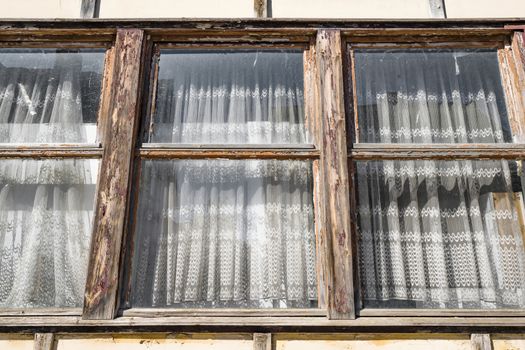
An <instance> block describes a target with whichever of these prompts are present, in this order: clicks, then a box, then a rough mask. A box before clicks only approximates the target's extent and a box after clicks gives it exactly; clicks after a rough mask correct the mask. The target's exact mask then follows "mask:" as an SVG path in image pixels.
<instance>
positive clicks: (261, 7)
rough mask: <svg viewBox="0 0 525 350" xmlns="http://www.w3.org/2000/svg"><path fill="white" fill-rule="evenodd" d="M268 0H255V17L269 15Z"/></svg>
mask: <svg viewBox="0 0 525 350" xmlns="http://www.w3.org/2000/svg"><path fill="white" fill-rule="evenodd" d="M268 1H269V0H253V12H254V15H255V17H257V18H266V17H268Z"/></svg>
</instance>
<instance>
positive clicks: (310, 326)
mask: <svg viewBox="0 0 525 350" xmlns="http://www.w3.org/2000/svg"><path fill="white" fill-rule="evenodd" d="M505 23H513V22H512V21H510V22H509V21H506V22H502V21H500V22H496V21H485V22H484V21H481V22H475V21H457V22H445V21H443V22H428V23H427V22H424V21H423V22H421V21H414V22H406V21H400V22H395V21H393V22H392V21H386V22H383V21H368V22H367V21H357V22H350V21H321V20H313V21H304V20H303V21H301V20H298V21H294V20H283V21H278V20H272V21H256V20H239V21H218V20H194V19H188V20H176V21H165V20H158V21H155V20H151V21H108V20H100V21H98V20H93V21H90V22H82V21H79V22H75V21H71V22H68V21H65V22H57V23H54V22H46V21H44V22H20V21H14V22H13V23H11V22H9V21H6V22H5V23H4V25H3V26H2V27H0V42H2V43H4V45H6V46H8V47H12V46H16V45H19V44H16V42H17V41H20V40H23V43H24V44H25V45H27V46H31V47H44V46H46V45H49V46H50V47H55V46H54V45H55V44H56V43H64V45H66V46H69V47H75V45H80V46H81V47H87V46H92V45H95V46H96V45H97V43H104V45H107V47H108V51H107V54H106V62H105V68H104V79H103V88H102V98H101V105H100V110H99V123H100V127H99V138H100V139H101V140H103V142H102V145H101V146H98V147H91V148H86V147H85V145H83V146H81V147H76V146H75V147H70V148H67V149H66V148H63V147H61V146H60V147H56V148H45V147H44V146H42V145H33V146H31V147H25V146H17V147H7V148H1V149H0V158H7V157H11V158H13V157H15V158H22V157H26V158H46V157H47V158H53V157H55V158H63V157H85V158H94V157H99V158H100V159H101V165H100V169H101V171H100V172H99V181H98V189H97V198H96V208H95V224H94V227H93V238H92V244H91V250H90V259H89V267H88V271H89V274H88V280H87V282H86V290H85V299H84V308H83V311H82V315H81V316H79V315H78V312H72V310H71V309H67V310H65V309H57V310H47V311H51V312H43V310H38V309H35V310H31V309H17V310H14V311H10V313H9V312H7V313H2V312H0V331H8V332H12V331H17V332H27V331H28V330H30V331H31V332H43V333H45V332H49V331H52V332H55V331H63V332H115V331H139V330H142V331H152V330H156V331H158V330H161V331H163V332H165V331H181V330H184V331H192V330H193V331H195V330H212V331H216V330H220V331H239V330H244V331H245V330H247V329H253V330H255V331H258V332H259V331H263V332H267V331H271V330H276V331H283V330H292V331H316V332H335V331H352V332H385V331H387V332H390V331H393V332H410V331H425V330H427V331H431V332H435V331H438V330H443V331H449V332H450V331H452V332H458V331H465V330H467V329H468V330H483V331H484V332H488V331H498V332H501V331H513V332H516V331H520V330H523V329H525V314H524V313H523V312H522V310H510V311H505V312H501V311H498V310H495V311H497V312H490V311H491V310H478V311H476V310H474V311H470V310H469V312H464V310H446V312H439V310H428V311H426V310H393V309H387V310H384V309H382V310H379V309H374V310H365V309H363V310H360V309H359V305H358V303H357V300H358V298H357V297H354V294H355V295H356V296H358V295H359V289H358V286H359V283H358V281H357V272H356V266H357V265H356V257H357V256H356V251H357V250H356V248H357V247H356V242H355V239H356V228H355V196H354V195H351V194H352V193H353V192H354V191H353V189H354V188H355V178H354V172H353V160H357V159H362V160H366V159H383V158H382V157H386V158H388V159H391V158H392V153H390V152H391V151H395V152H396V153H395V154H396V157H398V158H400V159H401V158H406V159H414V158H417V159H421V158H422V159H438V157H442V159H445V158H447V157H450V156H451V155H452V156H458V157H462V158H465V159H493V158H502V157H503V158H512V159H515V158H519V157H523V156H524V155H525V147H523V146H521V145H512V146H510V147H509V145H507V146H506V147H505V149H503V148H502V147H499V146H493V145H487V146H484V147H481V146H480V147H477V148H473V147H472V146H470V145H460V146H458V147H457V148H456V149H452V150H451V149H450V148H443V149H440V148H439V147H440V146H439V145H432V146H431V147H430V146H428V145H427V147H423V146H424V145H422V147H419V148H418V149H417V150H414V149H413V148H414V147H410V149H408V147H405V148H403V146H400V145H393V146H392V147H390V146H389V147H390V148H388V147H383V148H377V147H367V146H363V144H360V145H355V144H353V143H352V142H351V140H352V137H353V136H352V135H353V131H352V130H353V127H354V124H353V123H354V118H351V117H350V116H353V115H354V112H353V107H352V106H353V104H354V103H355V101H354V96H353V95H352V86H353V80H352V70H351V62H352V61H351V60H350V59H349V57H348V51H347V47H348V45H354V44H357V43H360V44H362V45H371V46H378V45H379V46H380V45H385V44H388V45H391V44H394V45H396V47H399V46H397V45H409V44H410V43H414V42H419V43H421V44H419V46H420V47H435V46H439V45H440V43H449V44H452V45H456V46H457V47H465V45H467V44H468V43H470V44H472V43H475V42H477V41H480V39H482V40H481V41H482V42H483V44H484V45H486V43H487V42H489V41H492V42H498V43H501V42H505V47H504V48H505V50H506V51H504V52H505V55H504V58H505V59H506V62H509V64H508V65H507V68H506V72H508V77H507V78H505V79H507V80H506V81H509V83H505V86H507V87H508V88H509V89H510V90H509V91H511V94H513V96H514V97H513V98H514V99H515V100H516V101H518V102H516V103H517V104H518V107H519V103H520V102H519V101H520V99H519V97H520V94H521V97H522V98H521V101H522V102H521V106H522V107H519V108H523V105H525V96H524V94H525V93H524V91H525V58H524V57H525V51H524V49H523V47H524V45H523V33H522V31H523V30H524V29H525V27H518V28H505V27H504V25H505ZM518 23H519V24H520V25H523V24H522V23H521V22H518ZM509 38H512V41H509V40H508V39H509ZM153 43H159V44H160V45H162V44H166V45H171V44H170V43H178V44H179V45H180V44H184V45H189V46H194V47H199V48H200V47H204V46H210V47H212V46H213V47H214V46H215V45H232V46H235V47H239V45H240V46H247V47H252V48H253V47H254V46H257V45H263V46H265V47H268V46H272V45H274V46H282V45H284V46H287V47H290V46H293V45H306V46H307V52H308V54H307V55H305V60H304V63H305V67H306V69H305V77H304V79H305V99H306V100H307V103H306V106H305V111H306V115H307V116H308V123H309V126H310V128H311V130H313V134H314V144H315V148H314V149H304V148H298V149H293V150H291V149H280V148H277V149H272V148H271V147H266V148H264V149H260V148H250V147H245V148H244V149H231V148H226V147H224V148H220V149H219V148H216V147H211V146H210V147H208V148H206V149H194V148H190V147H187V148H177V149H173V147H171V146H168V147H165V146H164V145H162V146H161V145H156V146H154V147H138V146H137V145H138V142H137V140H138V139H141V137H142V136H139V135H140V134H139V130H140V129H141V128H140V126H139V125H140V123H141V118H142V120H144V117H143V116H145V115H147V111H148V108H149V107H148V104H147V103H146V102H145V101H146V100H147V98H143V96H142V94H143V93H144V95H147V93H145V91H147V90H146V88H145V87H147V86H148V85H149V84H150V82H149V77H150V72H149V70H150V65H149V62H151V56H152V53H153V47H154V46H153ZM11 45H12V46H11ZM253 45H254V46H253ZM412 45H413V44H412ZM416 46H418V45H416ZM509 47H512V50H508V48H509ZM506 93H507V91H506ZM518 110H519V109H518ZM521 110H523V109H521ZM345 114H346V117H345ZM518 115H520V116H522V117H523V114H519V113H518ZM310 116H311V118H310ZM347 120H349V123H348V125H347ZM310 123H311V124H310ZM347 127H349V129H350V131H352V132H350V133H349V134H348V135H347V132H346V128H347ZM348 136H350V137H348ZM356 146H357V147H356ZM376 146H377V145H376ZM509 148H510V150H509ZM169 157H175V158H194V159H200V158H224V157H229V158H232V159H249V158H253V157H257V158H260V159H289V158H294V159H313V163H314V174H315V175H314V177H315V188H314V206H315V212H316V214H315V219H316V227H315V231H316V240H317V259H318V261H317V267H318V271H319V281H320V282H319V285H318V288H319V292H320V298H319V306H320V308H319V309H306V310H293V309H292V310H287V309H284V310H251V309H234V310H219V309H202V310H191V311H190V312H187V311H185V310H169V311H164V310H158V309H129V310H126V311H122V310H121V307H120V305H119V302H120V296H121V295H122V294H123V293H125V292H126V287H125V286H127V283H128V282H129V281H126V278H125V276H129V269H127V268H126V267H125V266H129V261H127V259H129V256H130V254H129V251H130V250H132V246H130V244H129V243H128V242H129V240H130V239H131V237H132V234H131V233H130V232H132V228H133V227H132V226H133V222H132V219H133V218H132V215H130V213H131V212H132V211H133V208H134V206H135V205H136V198H135V196H136V191H135V192H132V188H133V184H135V183H136V180H137V176H138V169H137V166H136V165H137V164H139V162H138V161H137V160H138V159H141V158H148V159H153V158H155V159H163V158H169ZM349 160H350V161H349ZM44 311H45V310H44ZM159 311H160V312H159ZM436 311H438V312H436ZM487 311H489V312H487ZM356 313H357V314H358V317H357V318H356ZM20 316H23V317H20Z"/></svg>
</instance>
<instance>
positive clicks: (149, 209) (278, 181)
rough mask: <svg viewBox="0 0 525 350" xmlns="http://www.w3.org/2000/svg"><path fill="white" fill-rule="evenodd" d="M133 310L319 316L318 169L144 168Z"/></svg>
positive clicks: (243, 163) (216, 163)
mask: <svg viewBox="0 0 525 350" xmlns="http://www.w3.org/2000/svg"><path fill="white" fill-rule="evenodd" d="M142 168H143V169H142V175H141V176H142V180H141V191H140V194H139V208H138V214H137V217H138V223H137V229H136V232H137V237H136V241H135V256H134V259H135V262H134V276H133V305H134V306H156V307H161V306H172V307H173V306H176V307H311V306H315V302H316V300H317V286H316V270H315V234H314V228H313V204H312V170H311V163H310V162H303V161H277V160H178V161H144V163H143V167H142Z"/></svg>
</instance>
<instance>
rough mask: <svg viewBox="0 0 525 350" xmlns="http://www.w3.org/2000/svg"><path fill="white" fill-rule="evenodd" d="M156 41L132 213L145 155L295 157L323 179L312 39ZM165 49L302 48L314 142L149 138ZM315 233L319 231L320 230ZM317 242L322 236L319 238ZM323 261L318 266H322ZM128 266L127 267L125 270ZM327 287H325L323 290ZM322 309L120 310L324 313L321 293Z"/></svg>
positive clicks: (126, 288)
mask: <svg viewBox="0 0 525 350" xmlns="http://www.w3.org/2000/svg"><path fill="white" fill-rule="evenodd" d="M165 40H166V38H164V41H161V42H158V41H157V42H155V41H154V39H152V40H151V41H150V42H149V43H148V44H147V46H148V47H149V50H148V51H149V55H148V57H147V58H146V62H151V64H150V63H146V65H147V66H148V67H149V71H148V74H149V78H146V79H145V81H146V86H145V90H147V91H148V94H147V96H146V97H145V98H144V106H145V107H144V108H143V120H142V123H141V124H142V127H141V130H142V131H141V141H142V142H141V141H138V142H137V145H136V157H135V161H136V165H135V171H136V176H135V178H134V184H133V186H132V187H133V189H134V191H133V194H132V196H133V198H132V201H133V203H134V206H133V207H132V208H131V210H132V214H131V215H130V216H131V217H134V216H135V213H136V206H137V203H138V200H139V199H138V191H137V189H138V186H139V177H140V175H139V174H140V172H141V164H142V161H143V160H146V159H163V160H167V159H172V160H175V159H280V160H283V159H290V160H292V159H295V160H311V161H312V163H313V169H314V178H320V176H318V175H317V171H318V168H319V167H318V166H317V163H318V162H319V159H320V155H321V152H320V149H319V144H318V141H317V140H319V139H320V135H317V134H316V132H317V130H318V127H317V124H319V117H318V115H317V114H316V113H317V111H316V110H315V109H314V108H312V107H311V106H312V104H313V103H314V101H313V100H312V99H313V98H314V97H315V96H318V94H317V93H316V92H314V91H309V90H308V87H309V86H312V85H313V86H317V84H315V82H313V81H312V80H313V79H317V76H315V75H314V74H312V73H311V68H312V67H314V66H315V64H314V61H315V60H316V59H317V57H316V56H314V55H313V51H311V48H312V46H315V45H314V42H313V41H312V40H308V41H306V40H304V41H296V42H295V41H294V42H291V43H286V44H282V43H279V42H272V41H271V40H270V41H269V40H268V39H267V38H264V39H263V40H261V41H258V42H244V41H242V40H239V41H236V40H235V38H232V37H224V38H223V41H222V42H220V43H215V42H214V43H207V42H201V43H198V44H195V43H188V42H177V41H172V42H167V41H165ZM162 49H175V50H191V49H198V50H211V51H213V50H236V49H237V50H242V49H262V50H264V49H296V50H302V51H303V57H304V59H303V62H304V71H305V83H304V85H305V96H306V97H305V100H306V101H305V104H306V106H305V110H306V111H307V112H306V119H307V125H308V127H309V128H310V129H311V130H310V132H311V134H312V137H313V142H312V144H299V145H275V144H273V145H265V144H260V145H194V144H188V145H186V144H164V143H162V144H155V143H148V142H147V140H148V138H149V133H150V132H151V130H152V127H154V125H153V120H152V119H153V115H154V111H155V97H156V85H157V79H158V63H159V57H160V50H162ZM314 187H315V188H318V185H317V184H315V185H314ZM320 207H321V206H319V205H317V204H315V203H314V211H315V222H316V227H318V226H319V224H318V223H319V222H320V221H319V220H318V217H319V215H320V214H319V211H320V210H321V209H320ZM316 232H319V230H318V229H316ZM133 239H134V233H133V228H132V229H131V230H130V231H129V232H128V237H127V240H126V246H127V247H128V251H127V256H126V257H125V261H124V265H123V266H122V285H123V289H122V290H121V297H122V299H123V300H122V305H123V306H124V307H130V306H131V307H132V305H130V301H129V298H130V288H131V281H130V272H131V269H132V266H131V261H132V258H131V255H132V254H133V248H132V247H133V246H134V242H133ZM317 241H319V238H317ZM319 269H320V266H318V270H319ZM124 271H126V272H124ZM322 276H324V274H322V273H321V272H319V271H318V280H319V290H320V292H319V294H320V295H327V294H328V292H325V291H324V289H323V286H324V285H325V283H324V282H323V280H322ZM321 290H323V291H321ZM319 299H320V302H319V309H289V310H258V309H242V310H239V309H223V310H202V309H185V310H177V309H169V308H166V309H147V308H146V309H144V308H131V309H128V310H121V312H122V314H123V315H125V316H130V315H141V316H143V317H147V316H149V317H155V316H159V315H162V316H177V315H211V314H213V315H217V316H218V315H231V316H233V315H237V316H238V315H249V316H253V317H255V316H265V315H266V316H305V315H310V316H318V315H320V314H326V311H323V309H326V306H325V305H324V304H323V303H324V299H322V298H319Z"/></svg>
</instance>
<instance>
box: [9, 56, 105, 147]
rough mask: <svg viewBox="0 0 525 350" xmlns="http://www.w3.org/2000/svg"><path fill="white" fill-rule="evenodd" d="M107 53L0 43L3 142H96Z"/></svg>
mask: <svg viewBox="0 0 525 350" xmlns="http://www.w3.org/2000/svg"><path fill="white" fill-rule="evenodd" d="M104 55H105V52H104V50H102V49H100V50H99V49H97V50H92V49H90V50H88V49H82V50H78V49H75V50H59V49H0V142H2V143H94V142H96V140H97V130H96V129H97V128H96V123H97V112H98V105H99V100H100V94H101V81H102V70H103V65H104Z"/></svg>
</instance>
